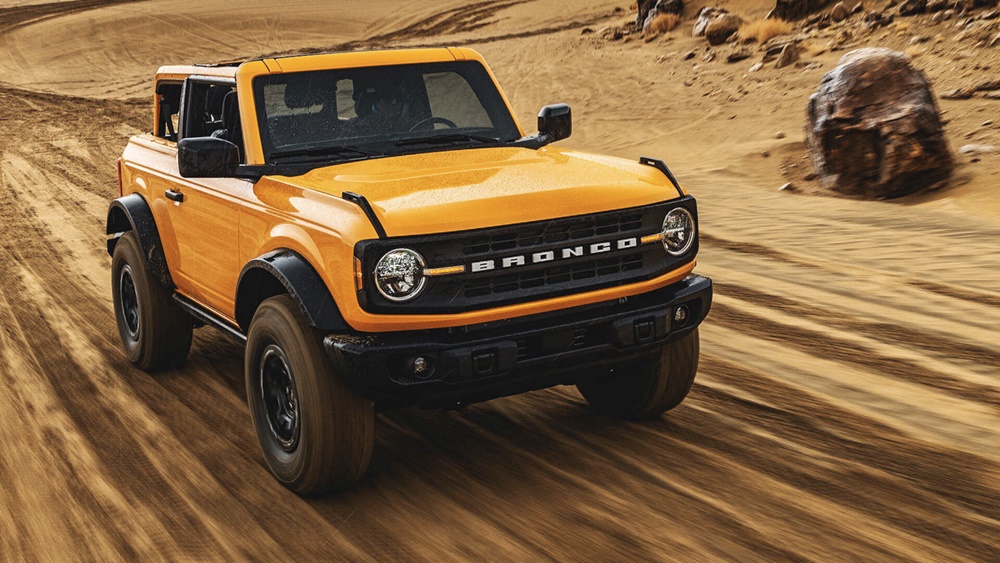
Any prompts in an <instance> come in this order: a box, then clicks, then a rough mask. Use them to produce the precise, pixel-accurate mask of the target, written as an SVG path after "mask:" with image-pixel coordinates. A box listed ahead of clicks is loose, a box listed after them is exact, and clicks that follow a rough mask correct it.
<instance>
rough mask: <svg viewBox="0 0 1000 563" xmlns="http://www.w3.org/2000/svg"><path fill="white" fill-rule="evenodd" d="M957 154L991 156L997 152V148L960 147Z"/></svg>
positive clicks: (983, 146) (980, 146)
mask: <svg viewBox="0 0 1000 563" xmlns="http://www.w3.org/2000/svg"><path fill="white" fill-rule="evenodd" d="M958 152H960V153H962V154H973V155H976V154H993V153H995V152H997V148H996V147H995V146H993V145H962V148H960V149H958Z"/></svg>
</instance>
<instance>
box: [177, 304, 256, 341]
mask: <svg viewBox="0 0 1000 563" xmlns="http://www.w3.org/2000/svg"><path fill="white" fill-rule="evenodd" d="M174 301H175V302H176V303H177V305H178V306H180V308H181V309H183V310H184V312H185V313H187V314H189V315H191V316H192V317H194V318H195V319H197V320H199V321H201V322H203V323H204V324H206V325H208V326H210V327H212V328H214V329H216V330H218V331H219V332H221V333H222V334H224V335H226V336H228V337H229V338H232V339H233V340H235V341H237V342H239V343H240V344H246V343H247V337H246V335H245V334H243V333H242V332H240V331H239V330H237V329H236V328H234V327H233V326H232V325H230V324H229V323H227V322H226V321H224V320H222V319H221V318H219V317H218V316H217V315H216V314H215V313H212V312H211V311H209V310H208V309H205V308H204V307H202V306H201V305H198V304H197V303H195V302H194V301H191V300H190V299H188V298H187V297H184V296H183V295H181V294H179V293H174Z"/></svg>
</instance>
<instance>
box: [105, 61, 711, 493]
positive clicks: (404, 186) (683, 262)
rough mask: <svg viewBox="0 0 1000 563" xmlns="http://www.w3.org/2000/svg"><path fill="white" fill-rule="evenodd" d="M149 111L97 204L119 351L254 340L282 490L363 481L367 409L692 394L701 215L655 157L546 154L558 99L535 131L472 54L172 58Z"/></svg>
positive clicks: (616, 404) (165, 355)
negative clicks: (202, 331)
mask: <svg viewBox="0 0 1000 563" xmlns="http://www.w3.org/2000/svg"><path fill="white" fill-rule="evenodd" d="M153 102H154V103H153V131H152V132H151V133H147V134H142V135H137V136H135V137H133V138H132V139H130V140H129V142H128V146H127V147H126V148H125V152H124V154H123V155H122V157H121V159H120V160H119V162H118V173H119V179H120V189H121V197H119V198H118V199H116V200H114V201H113V202H112V203H111V207H110V210H109V211H108V219H107V233H108V234H109V235H112V236H111V238H110V239H109V240H108V252H109V253H110V254H111V256H112V257H113V259H112V287H113V298H114V307H115V314H116V317H117V321H118V331H119V333H120V335H121V340H122V344H123V346H124V348H125V352H126V354H127V355H128V357H129V359H130V360H131V361H132V362H133V363H134V364H135V365H137V366H138V367H140V368H142V369H144V370H149V371H155V370H159V369H166V368H171V367H175V366H178V365H180V364H181V363H182V362H184V360H185V358H186V356H187V354H188V350H189V348H190V346H191V331H192V329H193V328H195V327H200V326H204V325H209V326H212V327H215V328H216V329H219V330H221V331H222V332H224V333H225V334H227V335H229V336H231V337H232V338H234V339H237V340H238V341H240V342H243V343H245V346H246V354H245V377H246V391H247V398H248V402H249V406H250V413H251V416H252V419H253V423H254V427H255V428H256V432H257V436H258V438H259V441H260V444H261V447H262V449H263V452H264V457H265V459H266V461H267V463H268V465H269V467H270V468H271V470H272V472H273V473H274V475H275V476H276V477H277V479H278V480H279V481H281V482H282V483H283V484H285V485H286V486H287V487H289V488H290V489H292V490H294V491H296V492H299V493H302V494H307V493H315V492H322V491H326V490H330V489H334V488H338V487H343V486H345V485H349V484H351V483H353V482H355V481H357V480H358V479H360V478H361V477H362V476H363V475H364V473H365V471H366V469H367V466H368V462H369V459H370V457H371V452H372V447H373V443H374V429H375V413H376V411H379V410H385V409H392V408H399V407H403V406H408V405H419V406H423V407H430V408H448V407H455V406H460V405H464V404H468V403H471V402H476V401H484V400H488V399H492V398H495V397H500V396H504V395H510V394H514V393H520V392H524V391H528V390H532V389H540V388H544V387H549V386H553V385H559V384H571V385H576V386H577V387H578V388H579V390H580V393H581V394H582V395H583V397H585V398H586V400H587V401H588V402H589V403H590V404H591V405H592V406H593V407H595V408H596V409H598V410H599V411H602V412H605V413H608V414H611V415H614V416H620V417H625V418H644V417H650V416H656V415H658V414H660V413H662V412H664V411H666V410H668V409H670V408H672V407H674V406H676V405H677V404H679V403H680V402H681V401H682V400H683V399H684V397H685V395H687V393H688V390H689V389H690V388H691V384H692V381H693V380H694V377H695V372H696V371H697V367H698V329H697V327H698V325H699V323H701V322H702V320H703V319H704V318H705V315H706V314H707V313H708V310H709V307H710V305H711V299H712V285H711V281H710V280H708V279H707V278H704V277H701V276H697V275H694V274H692V270H693V269H694V266H695V255H696V254H697V252H698V239H697V209H696V206H695V200H694V198H693V197H691V196H690V195H688V194H687V193H686V192H685V191H684V190H683V189H682V188H681V187H680V185H678V183H677V181H676V180H675V179H674V177H673V176H672V175H671V173H670V171H669V170H668V169H667V167H666V166H665V165H664V164H663V163H662V162H661V161H658V160H654V159H650V158H641V159H639V161H638V162H632V161H627V160H622V159H619V158H610V157H606V156H596V155H592V154H586V153H581V152H577V151H573V150H567V149H561V148H555V147H552V146H549V144H550V143H552V142H553V141H558V140H560V139H563V138H566V137H568V136H569V134H570V131H571V114H570V109H569V107H568V106H566V105H562V104H559V105H550V106H546V107H544V108H542V110H541V112H540V113H539V115H538V133H537V134H535V135H530V136H526V135H525V134H524V131H523V130H522V129H521V127H520V125H518V123H517V121H515V119H514V117H513V115H512V112H511V109H510V105H509V103H508V102H507V99H506V98H505V97H504V95H503V93H502V92H501V91H500V88H499V87H498V86H497V84H496V81H495V79H494V77H493V74H492V73H491V72H490V70H489V68H488V67H487V66H486V63H485V62H484V61H483V59H482V57H481V56H480V55H479V54H478V53H476V52H475V51H472V50H469V49H455V48H448V49H418V50H396V51H381V52H359V53H341V54H327V55H308V56H290V57H281V58H269V59H259V60H251V61H246V62H243V63H242V64H238V65H215V66H167V67H163V68H161V69H159V72H158V73H157V75H156V82H155V96H154V98H153Z"/></svg>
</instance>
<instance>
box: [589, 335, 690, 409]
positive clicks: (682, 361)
mask: <svg viewBox="0 0 1000 563" xmlns="http://www.w3.org/2000/svg"><path fill="white" fill-rule="evenodd" d="M699 352H700V340H699V338H698V329H694V330H693V331H691V332H689V333H688V334H685V335H684V336H682V337H680V338H679V339H677V340H674V341H672V342H668V343H666V344H664V345H663V346H662V347H661V348H660V350H659V355H658V357H657V356H653V361H646V362H641V361H639V362H626V363H624V364H623V365H621V366H619V367H618V368H615V369H614V370H612V371H611V372H610V373H605V374H600V375H598V376H596V377H593V378H590V379H587V380H585V381H582V382H580V383H578V384H577V386H576V387H577V389H579V390H580V394H581V395H583V398H584V399H586V400H587V402H588V403H590V405H591V406H592V407H594V408H595V409H597V410H599V411H601V412H603V413H605V414H608V415H611V416H615V417H618V418H625V419H630V420H635V419H643V418H653V417H657V416H659V415H661V414H663V413H664V412H666V411H668V410H670V409H672V408H674V407H676V406H677V405H679V404H681V402H682V401H684V398H685V397H687V394H688V392H689V391H690V390H691V386H692V385H693V384H694V377H695V375H696V374H697V373H698V355H699Z"/></svg>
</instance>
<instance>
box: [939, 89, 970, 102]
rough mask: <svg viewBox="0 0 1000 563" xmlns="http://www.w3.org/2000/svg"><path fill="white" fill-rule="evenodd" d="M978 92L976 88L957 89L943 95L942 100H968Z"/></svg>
mask: <svg viewBox="0 0 1000 563" xmlns="http://www.w3.org/2000/svg"><path fill="white" fill-rule="evenodd" d="M975 92H976V90H975V88H956V89H954V90H949V91H948V92H945V93H944V94H941V99H942V100H968V99H969V98H971V97H972V94H974V93H975Z"/></svg>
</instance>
